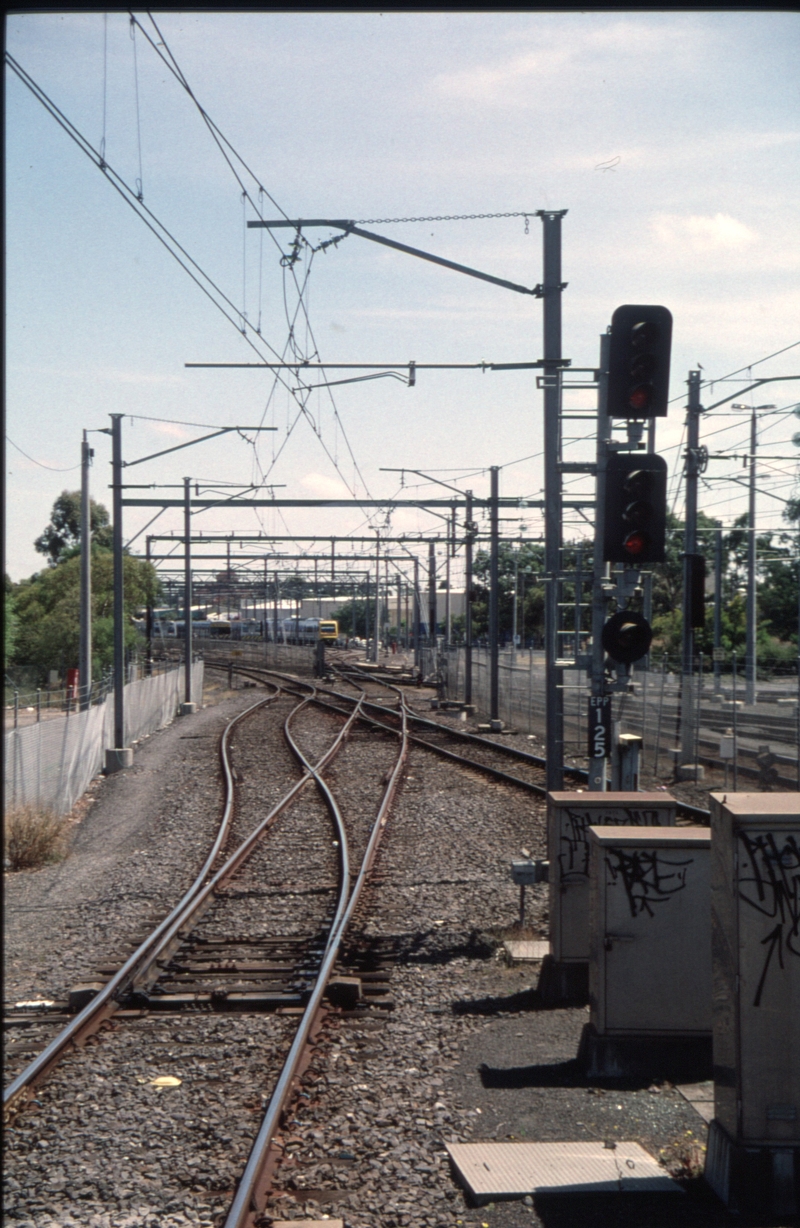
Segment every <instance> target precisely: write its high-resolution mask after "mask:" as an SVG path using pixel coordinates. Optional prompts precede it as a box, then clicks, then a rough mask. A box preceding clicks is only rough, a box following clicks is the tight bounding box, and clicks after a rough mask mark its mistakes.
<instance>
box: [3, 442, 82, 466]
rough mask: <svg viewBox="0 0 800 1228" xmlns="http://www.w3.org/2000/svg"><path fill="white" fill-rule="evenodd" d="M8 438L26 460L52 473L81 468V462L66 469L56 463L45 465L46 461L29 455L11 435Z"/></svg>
mask: <svg viewBox="0 0 800 1228" xmlns="http://www.w3.org/2000/svg"><path fill="white" fill-rule="evenodd" d="M6 439H7V440H8V442H9V443H10V444H11V447H12V448H16V449H17V451H18V452H21V453H22V455H23V456H24V457H25V459H26V460H29V461H31V462H32V463H33V464H34V465H38V466H39V468H40V469H49V470H50V472H51V473H72V472H73V471H74V470H75V469H80V464H77V465H68V466H67V468H66V469H57V468H56V466H55V465H45V463H44V461H37V460H35V459H34V457H32V456H29V455H28V453H27V452H26V451H25V450H24V449H23V448H21V447H20V446H19V444H18V443H14V440H13V439H11V438H10V436H8V435H6Z"/></svg>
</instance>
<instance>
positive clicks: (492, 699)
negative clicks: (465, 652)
mask: <svg viewBox="0 0 800 1228" xmlns="http://www.w3.org/2000/svg"><path fill="white" fill-rule="evenodd" d="M489 472H490V473H491V481H492V485H491V494H490V496H489V525H490V527H489V533H490V536H491V544H490V554H489V709H490V710H489V721H490V723H491V725H492V728H493V729H494V727H495V726H497V728H498V729H499V727H500V653H499V643H498V641H499V630H500V628H499V618H498V613H499V611H498V604H499V603H498V596H499V594H498V591H497V590H498V584H499V557H498V556H499V523H498V521H499V516H498V504H497V475H498V472H499V469H498V466H497V465H492V467H491V469H490V471H489Z"/></svg>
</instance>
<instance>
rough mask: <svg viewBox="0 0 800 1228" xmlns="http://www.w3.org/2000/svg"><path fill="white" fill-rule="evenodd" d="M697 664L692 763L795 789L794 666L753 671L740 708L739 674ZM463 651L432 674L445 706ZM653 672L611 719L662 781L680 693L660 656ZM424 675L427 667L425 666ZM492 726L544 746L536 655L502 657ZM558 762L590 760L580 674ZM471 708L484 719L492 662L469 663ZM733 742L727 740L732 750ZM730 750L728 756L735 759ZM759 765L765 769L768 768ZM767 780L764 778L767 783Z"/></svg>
mask: <svg viewBox="0 0 800 1228" xmlns="http://www.w3.org/2000/svg"><path fill="white" fill-rule="evenodd" d="M700 664H701V662H700V660H699V658H698V660H697V662H696V673H695V676H694V679H693V686H692V689H691V696H692V704H693V709H692V712H691V713H690V714H688V715H689V716H690V719H691V725H692V728H693V729H694V736H695V745H694V750H693V754H692V756H691V758H692V762H694V763H700V764H702V763H704V762H705V763H706V764H709V763H712V764H716V765H717V766H720V765H724V763H725V762H726V757H727V761H728V763H729V767H730V773H731V780H733V770H734V764H736V765H737V768H738V770H740V771H741V772H742V777H743V781H744V782H747V781H750V782H752V781H753V780H758V782H759V783H760V784H762V785H764V784H768V785H770V787H777V788H788V789H795V788H797V787H798V783H799V782H800V680H799V679H798V674H797V663H796V661H792V660H786V659H778V658H776V659H775V660H772V659H765V660H763V661H762V660H760V661H759V669H758V679H757V686H756V702H755V704H751V705H746V704H745V702H744V701H745V683H744V678H743V676H742V667H741V664H740V663H739V664H737V672H736V673H734V672H733V669H732V662H731V661H730V660H728V661H727V662H719V663H718V664H719V670H718V672H717V673H716V674H715V673H714V662H712V661H709V660H707V659H706V660H705V661H704V662H703V663H702V664H703V669H702V672H700ZM464 665H465V650H464V649H463V648H450V649H448V650H446V651H443V652H440V653H439V669H440V671H441V676H442V678H443V680H444V685H445V694H446V697H447V698H448V699H456V700H463V699H464ZM650 665H651V668H650V669H649V670H644V669H641V668H638V669H637V668H634V672H633V689H632V690H631V691H629V692H627V693H621V694H620V693H617V694H615V695H614V697H613V706H612V719H613V721H614V722H615V724H616V725H617V726H618V727H619V729H620V731H621V732H627V733H637V734H640V735H641V737H642V740H643V746H644V749H643V755H642V764H641V766H642V771H643V772H645V771H646V772H647V773H652V774H653V775H658V774H663V775H665V776H668V775H669V774H670V771H671V768H672V767H673V766H674V764H675V762H676V748H677V747H679V746H680V744H681V722H682V720H683V710H682V704H683V703H684V689H683V686H682V680H681V670H680V662H679V661H676V660H674V659H670V658H669V657H667V656H663V657H661V656H659V657H656V658H654V659H652V660H651V663H650ZM428 668H429V672H430V673H432V672H433V669H432V666H431V665H430V664H429V667H428ZM498 674H499V687H498V699H499V704H498V706H499V717H500V719H501V720H502V721H504V722H505V723H506V725H508V726H511V727H512V728H515V729H519V730H520V731H521V732H523V733H526V734H531V735H533V737H534V738H535V740H536V742H537V744H538V745H540V746H543V744H544V734H545V659H544V653H543V652H541V651H538V650H527V649H526V650H518V651H517V652H516V653H512V652H511V651H510V650H507V649H506V650H503V651H501V653H500V660H499V669H498ZM562 681H563V688H564V689H563V692H562V695H563V706H564V760H565V762H566V763H577V764H581V765H584V764H585V762H586V757H587V753H588V728H589V710H588V703H589V679H588V676H587V674H586V673H585V672H584V671H583V670H576V669H575V670H571V669H566V670H564V671H563V678H562ZM472 702H473V703H474V704H475V705H476V707H477V709H478V712H479V713H481V714H482V715H485V716H488V715H489V711H490V695H489V653H488V651H487V650H486V649H483V648H474V649H473V653H472ZM731 739H733V740H731ZM734 745H735V750H734ZM766 760H771V761H772V762H770V763H768V765H767V767H766V768H765V767H764V766H763V765H764V763H765V762H766ZM765 773H767V775H765Z"/></svg>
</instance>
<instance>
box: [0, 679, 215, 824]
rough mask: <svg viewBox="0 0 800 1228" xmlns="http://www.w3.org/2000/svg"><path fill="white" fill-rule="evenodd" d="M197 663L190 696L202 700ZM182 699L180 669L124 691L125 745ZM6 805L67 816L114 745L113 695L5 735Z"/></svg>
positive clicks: (168, 715)
mask: <svg viewBox="0 0 800 1228" xmlns="http://www.w3.org/2000/svg"><path fill="white" fill-rule="evenodd" d="M202 688H203V662H202V661H198V662H197V663H196V664H195V665H194V667H193V670H192V693H193V694H195V695H197V696H198V697H199V696H201V695H202ZM182 697H183V670H182V669H176V670H170V671H169V672H168V673H165V674H157V675H156V676H155V677H152V678H142V679H140V680H139V681H138V682H132V683H130V684H129V685H128V686H126V687H125V741H126V745H130V744H131V743H132V742H137V741H139V739H140V738H143V737H146V736H147V734H149V733H154V732H155V730H156V729H162V728H163V727H164V725H168V724H169V722H170V721H171V720H172V718H173V717H174V715H175V712H176V709H177V707H178V705H179V704H180V702H181V699H182ZM5 739H6V744H5V768H4V797H5V803H6V805H9V804H12V805H13V804H22V805H24V804H30V805H36V806H42V807H46V808H48V809H50V810H53V811H55V812H56V814H67V813H68V812H69V811H70V810H71V809H72V807H73V806H74V805H75V803H76V801H77V800H78V798H79V797H80V796H81V794H83V793H84V792H85V791H86V789H87V788H88V786H89V784H90V782H91V781H92V779H93V778H94V777H95V776H96V775H97V773H98V772H99V771H100V770H101V768H102V767H103V761H104V756H105V751H106V748H107V747H110V746H112V745H113V741H114V695H113V693H112V694H110V695H108V696H107V698H106V699H105V701H104V702H103V703H101V704H96V705H95V706H94V707H92V708H89V709H88V710H87V711H85V712H75V713H71V714H70V715H68V716H61V717H54V718H53V719H51V720H45V721H40V722H39V723H38V724H35V725H26V726H24V727H23V728H21V729H13V730H11V731H10V732H9V733H7V734H6V735H5Z"/></svg>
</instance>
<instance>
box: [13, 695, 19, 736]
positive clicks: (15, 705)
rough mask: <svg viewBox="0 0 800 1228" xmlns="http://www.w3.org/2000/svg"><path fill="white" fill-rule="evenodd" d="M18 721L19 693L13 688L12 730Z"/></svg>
mask: <svg viewBox="0 0 800 1228" xmlns="http://www.w3.org/2000/svg"><path fill="white" fill-rule="evenodd" d="M18 721H19V691H18V690H17V688H16V687H14V728H15V729H16V727H17V723H18Z"/></svg>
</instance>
